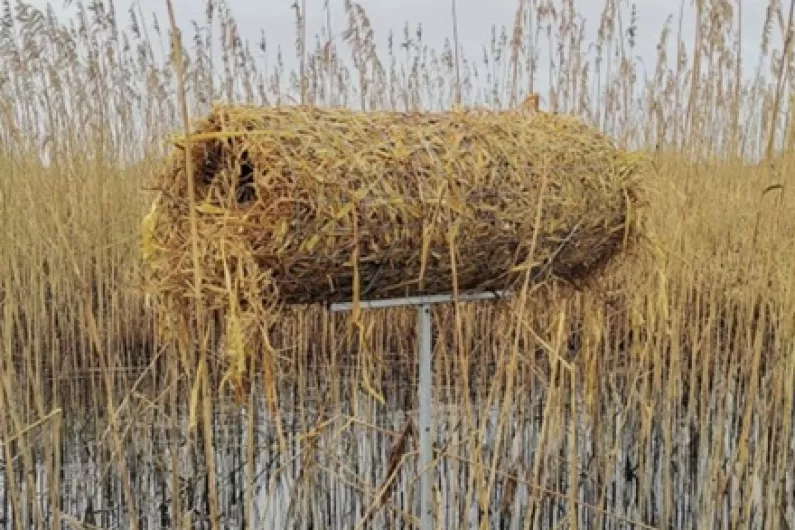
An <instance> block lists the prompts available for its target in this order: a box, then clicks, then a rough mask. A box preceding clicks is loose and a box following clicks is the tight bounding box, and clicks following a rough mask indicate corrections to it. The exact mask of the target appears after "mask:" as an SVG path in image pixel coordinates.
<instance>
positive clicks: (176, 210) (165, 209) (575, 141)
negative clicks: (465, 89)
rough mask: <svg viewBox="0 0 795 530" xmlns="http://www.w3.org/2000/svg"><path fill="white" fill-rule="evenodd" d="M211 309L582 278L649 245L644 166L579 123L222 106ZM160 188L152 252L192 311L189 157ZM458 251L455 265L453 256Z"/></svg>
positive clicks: (211, 218)
mask: <svg viewBox="0 0 795 530" xmlns="http://www.w3.org/2000/svg"><path fill="white" fill-rule="evenodd" d="M192 132H193V136H192V140H191V141H192V143H191V150H190V158H191V160H192V165H193V170H194V172H195V182H196V200H197V204H198V205H197V212H196V215H197V217H198V234H199V255H200V259H201V266H202V269H203V276H204V281H205V285H204V287H205V288H204V291H203V293H204V296H205V302H206V303H207V304H208V307H210V308H216V309H223V308H224V307H228V304H229V293H230V292H232V291H234V292H236V293H237V301H236V303H238V304H243V305H246V304H251V303H254V301H255V300H258V302H257V303H261V301H262V300H266V301H268V302H267V303H283V304H304V303H318V302H322V303H329V302H333V301H339V300H348V299H351V298H352V297H353V296H354V295H355V294H356V293H355V292H354V291H355V289H354V283H355V282H354V278H355V275H356V274H358V277H359V282H358V285H359V288H358V296H359V297H360V298H362V299H365V298H367V299H375V298H383V297H393V296H408V295H417V294H430V293H447V292H451V291H453V287H454V285H453V274H452V271H453V265H454V267H455V271H456V278H457V288H458V290H459V291H460V292H465V291H474V290H496V289H510V288H513V287H516V286H517V285H518V283H517V282H521V281H522V280H523V279H524V276H525V271H528V270H529V272H530V274H531V279H532V280H533V281H534V282H536V283H537V282H541V281H547V280H550V279H562V280H565V281H568V282H578V281H582V280H585V279H587V278H589V277H590V276H592V275H593V274H595V273H596V272H597V271H598V270H599V269H600V268H601V267H603V266H604V265H605V264H606V263H607V262H608V261H609V260H610V259H611V258H612V257H614V256H615V255H617V254H618V253H620V252H621V251H622V248H623V244H624V243H625V242H626V241H627V238H628V237H632V236H633V234H636V233H637V231H638V226H639V224H638V223H639V219H640V218H639V217H638V215H637V212H638V205H639V200H640V198H641V196H642V195H641V193H640V191H641V177H642V175H643V171H642V168H643V167H645V161H644V159H643V158H642V157H641V156H639V155H637V154H635V153H631V152H626V151H624V150H622V149H619V148H617V147H616V146H615V145H614V144H613V142H612V141H611V140H610V139H609V138H607V137H605V136H604V135H602V134H601V133H600V132H599V131H597V130H595V129H593V128H590V127H588V126H586V125H584V124H583V123H582V122H580V121H579V120H577V119H576V118H573V117H569V116H562V115H552V114H545V113H534V114H532V115H521V114H518V113H512V112H507V113H506V112H503V113H497V112H474V111H467V110H456V111H453V112H449V113H398V112H367V113H365V112H357V111H352V110H345V109H336V108H334V109H329V108H325V109H323V108H311V107H299V106H296V107H280V108H263V107H253V106H223V105H216V106H214V107H213V109H212V111H211V113H210V114H209V115H207V116H205V117H204V118H203V119H201V120H198V121H197V122H196V123H195V124H194V129H193V131H192ZM179 145H182V146H183V147H182V148H181V149H175V151H174V153H173V155H172V156H171V158H170V160H169V162H168V164H167V165H166V166H165V167H164V168H163V170H162V171H161V172H160V173H159V174H158V176H157V186H158V187H159V189H160V190H161V193H160V196H159V198H158V200H157V203H156V204H155V205H154V206H153V209H152V211H151V212H150V215H149V216H148V217H147V221H146V226H147V234H146V249H145V255H146V259H147V266H148V270H149V273H150V279H151V281H152V282H154V290H155V292H156V293H157V295H159V296H167V297H170V298H171V299H172V300H182V301H185V300H188V299H190V297H191V293H192V290H193V286H192V284H193V263H192V254H191V242H190V233H191V231H190V216H189V201H188V184H187V183H188V180H187V168H186V158H187V157H186V156H185V147H184V144H179ZM451 248H452V249H453V251H452V252H451Z"/></svg>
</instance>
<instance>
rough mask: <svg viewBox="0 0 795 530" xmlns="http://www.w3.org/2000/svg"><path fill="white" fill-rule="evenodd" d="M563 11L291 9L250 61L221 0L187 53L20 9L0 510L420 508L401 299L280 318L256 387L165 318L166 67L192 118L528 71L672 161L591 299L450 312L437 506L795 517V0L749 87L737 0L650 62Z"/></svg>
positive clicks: (529, 512) (3, 313) (304, 523)
mask: <svg viewBox="0 0 795 530" xmlns="http://www.w3.org/2000/svg"><path fill="white" fill-rule="evenodd" d="M561 5H562V6H563V8H562V9H557V8H555V9H553V7H556V6H557V4H556V5H555V6H553V5H552V4H547V3H546V2H543V1H539V2H521V3H520V4H519V5H518V9H517V17H516V24H515V27H512V28H506V29H505V31H504V32H500V29H499V28H495V31H494V39H493V40H492V41H487V42H486V43H485V44H486V46H485V53H486V57H485V60H484V61H478V60H476V59H473V58H470V57H465V56H463V55H462V54H459V53H458V50H459V47H458V45H457V42H456V41H455V40H454V41H453V42H451V44H450V47H449V48H443V49H440V50H432V49H429V48H428V47H427V46H426V44H425V43H424V42H423V38H424V37H423V34H422V31H421V28H407V30H406V31H405V33H403V34H402V35H394V36H393V37H394V38H393V41H392V44H393V47H391V48H388V49H385V50H376V49H375V48H374V44H373V41H372V38H371V37H370V32H369V30H370V29H372V27H371V25H370V23H369V20H368V18H367V14H366V12H365V11H364V10H363V9H362V8H360V7H359V6H357V5H356V4H352V3H351V4H347V5H346V15H347V24H346V27H345V28H333V27H329V25H328V24H326V26H325V27H324V28H323V32H322V33H321V34H320V35H319V36H318V43H319V44H318V45H317V47H315V48H312V47H310V45H309V42H311V40H310V39H309V38H308V37H306V36H305V32H304V31H303V28H304V26H303V24H304V20H305V17H304V15H305V13H303V10H302V8H301V6H299V9H298V10H297V14H298V15H299V16H298V18H297V21H296V29H297V35H298V36H299V38H298V39H297V41H298V43H299V44H300V45H299V46H298V49H297V54H296V57H297V60H298V64H299V66H298V67H297V69H296V70H297V71H296V72H292V73H291V72H289V71H285V69H284V65H283V61H282V60H281V58H280V56H278V54H276V52H273V49H272V46H271V43H264V44H265V46H263V48H264V49H265V50H267V51H268V54H264V52H263V54H259V52H257V51H255V50H254V49H253V48H248V47H246V46H245V43H244V42H243V41H242V40H238V39H235V38H233V36H234V35H236V34H239V33H238V30H237V26H236V25H235V22H234V18H233V17H232V11H231V10H230V9H229V7H228V6H227V5H226V4H224V3H222V2H210V3H208V6H209V7H212V9H208V10H207V17H208V18H207V20H204V21H201V22H199V23H197V26H196V27H195V32H194V34H191V35H185V36H184V37H183V38H184V40H183V41H182V42H183V46H182V52H183V53H182V54H172V53H170V48H169V43H167V42H165V31H160V32H159V31H158V29H157V28H160V29H162V28H163V27H165V26H164V25H161V23H160V21H158V22H156V23H151V22H149V24H148V25H146V24H144V21H145V20H146V21H149V20H151V19H150V18H149V17H148V16H147V14H146V13H142V12H141V11H139V10H138V8H135V9H133V10H131V11H130V12H128V13H127V14H126V22H122V20H123V18H124V16H123V14H121V13H117V12H116V11H114V10H113V9H112V7H111V5H110V4H107V3H103V2H99V1H98V2H94V3H93V4H92V6H91V9H89V8H88V6H84V5H82V4H80V3H75V4H74V10H75V11H74V12H75V18H73V19H72V20H70V21H64V20H62V19H59V18H58V17H57V16H56V15H55V10H49V11H48V10H44V11H37V10H36V9H35V8H33V7H30V6H26V5H25V4H21V3H20V4H19V6H5V9H4V10H3V21H4V23H3V24H2V25H0V55H2V61H3V64H5V65H7V66H8V67H7V74H6V75H7V77H6V78H5V79H6V80H5V81H3V82H2V83H0V94H2V98H0V137H2V142H0V146H1V147H0V167H1V168H2V170H3V174H4V176H5V177H6V178H4V179H2V180H0V220H2V223H3V224H2V226H3V228H4V229H3V230H2V231H0V442H2V443H0V521H2V525H0V526H5V527H8V528H13V529H14V530H17V529H20V530H21V529H24V528H64V529H66V528H96V527H99V528H135V529H148V528H212V529H220V528H244V527H245V528H304V529H308V528H312V527H315V528H317V527H321V526H322V527H324V528H357V527H358V528H365V527H372V528H410V527H411V526H412V522H413V517H414V514H415V513H416V510H415V507H416V504H417V502H418V501H417V496H416V491H417V489H418V488H417V485H418V481H417V476H418V472H419V470H418V469H417V444H416V437H415V433H414V429H415V426H416V420H415V411H416V408H417V403H416V397H415V396H416V385H415V380H416V377H415V372H416V357H415V354H414V351H415V348H416V337H415V336H414V333H415V331H414V315H413V314H412V312H410V311H407V310H401V309H394V310H387V311H374V312H370V311H368V312H362V314H361V315H358V316H356V317H354V316H353V315H346V314H330V313H328V312H326V311H324V310H323V308H321V307H307V308H294V309H293V310H290V311H287V312H285V314H284V315H283V316H282V318H280V319H279V320H278V321H277V322H275V323H274V325H273V326H272V327H271V329H270V331H269V338H270V339H271V348H269V349H262V350H256V351H253V352H252V355H251V356H250V357H249V359H250V360H249V362H248V363H247V364H246V366H245V367H244V368H245V370H246V371H247V373H248V380H249V381H250V384H249V385H248V386H247V387H246V388H245V389H244V390H245V391H244V392H243V393H242V394H240V395H237V396H235V395H234V394H233V393H232V391H231V390H230V389H229V388H227V387H225V386H222V384H221V383H222V380H223V377H224V368H225V367H226V364H227V359H228V352H227V351H225V349H224V348H225V346H224V345H223V344H222V343H217V342H216V341H213V340H201V341H198V342H201V343H203V345H200V347H199V348H196V347H195V343H194V341H196V340H197V337H196V336H192V337H191V336H186V337H184V338H183V340H182V341H181V342H180V344H178V345H177V346H173V345H168V344H163V343H161V342H160V341H159V340H158V338H157V337H158V334H157V331H158V325H159V324H158V320H157V318H158V311H156V310H155V309H156V308H155V306H153V305H152V304H151V301H150V300H148V299H147V296H146V294H145V292H144V291H143V289H142V281H143V275H142V272H143V271H142V268H141V263H142V261H141V258H142V256H141V247H140V226H141V220H142V219H143V218H144V217H145V215H146V213H147V211H148V210H149V207H150V205H151V203H152V201H153V199H154V197H155V194H154V193H153V190H150V189H147V188H146V186H147V184H146V183H148V182H152V181H153V180H154V178H155V176H156V174H155V172H156V171H157V168H158V167H160V166H159V165H160V164H161V163H162V160H163V159H164V157H165V156H167V154H168V153H167V151H166V150H165V147H164V146H163V145H161V144H160V143H159V142H160V139H162V138H164V137H166V136H167V135H169V134H172V133H174V132H175V131H179V130H180V129H181V128H182V127H183V126H184V123H183V120H182V118H183V116H182V115H181V111H180V107H179V104H178V100H179V98H178V97H175V95H178V94H179V93H180V91H179V90H178V86H177V85H178V79H179V76H177V75H175V74H174V72H183V74H184V75H183V76H182V79H184V81H185V88H186V89H187V90H186V94H187V98H186V100H185V101H186V107H187V109H188V110H189V115H191V116H202V115H206V114H207V113H208V112H210V110H211V102H212V101H214V100H219V99H222V100H225V101H226V102H228V103H230V104H252V105H258V106H268V105H275V104H279V103H282V104H283V103H285V102H289V101H291V99H295V100H298V101H299V102H301V103H303V104H305V105H312V106H317V107H340V106H344V107H350V108H355V109H357V110H368V111H375V110H385V111H386V110H388V111H391V112H392V111H398V110H400V111H403V112H414V111H419V110H434V111H440V110H448V109H449V108H450V107H452V106H453V105H456V104H465V105H466V106H478V105H485V106H489V107H493V108H498V109H510V108H513V107H515V106H516V103H517V102H518V101H520V100H521V99H522V97H523V91H524V90H525V89H526V88H527V89H529V90H528V91H529V92H539V93H540V94H541V95H542V107H545V109H544V110H547V111H549V112H557V113H560V114H574V115H577V116H578V117H580V118H581V119H582V120H583V121H584V122H585V123H587V124H590V125H592V126H594V127H596V128H598V129H599V130H601V131H602V132H604V133H605V134H607V135H610V136H613V137H615V138H618V141H619V145H620V146H621V147H623V148H627V149H629V148H632V149H642V150H643V151H645V152H646V153H647V154H648V155H649V156H650V157H652V158H653V159H654V163H655V165H656V167H657V174H658V176H657V177H656V178H655V180H654V183H653V184H654V185H653V189H651V190H650V197H649V201H648V202H649V207H648V218H647V221H646V226H647V227H648V231H649V234H650V237H651V239H652V240H654V241H655V245H654V246H652V247H651V252H650V253H646V254H644V255H640V256H637V258H636V259H635V260H633V261H632V262H631V263H627V264H626V265H625V266H616V267H615V269H612V270H611V271H610V274H608V275H605V276H604V277H600V278H599V279H598V280H597V281H595V282H594V285H593V286H592V288H591V289H588V290H584V291H582V292H577V291H576V290H574V289H569V288H567V287H565V286H562V285H547V286H545V287H543V288H539V289H538V290H536V291H534V292H533V296H531V297H518V298H515V299H510V300H502V301H499V302H497V303H485V304H461V305H460V306H455V305H453V306H451V307H440V308H437V309H435V310H434V314H433V318H434V320H435V322H434V329H435V330H437V331H438V333H437V336H436V337H435V339H434V379H435V387H434V388H435V393H436V397H437V399H438V406H437V407H436V409H435V414H436V416H437V421H436V423H435V452H434V454H435V455H436V456H437V457H438V459H437V460H436V462H435V467H434V473H436V478H437V480H436V488H435V490H434V491H435V499H436V501H435V502H436V504H435V509H436V513H437V516H438V521H439V522H440V524H441V526H442V527H443V528H462V527H463V528H510V529H512V530H513V529H521V528H559V527H562V526H565V527H571V528H590V527H604V528H628V527H634V528H644V527H650V528H671V527H673V528H713V527H714V528H765V529H768V528H770V529H787V528H792V527H793V526H795V503H794V502H793V499H795V475H793V471H792V469H793V457H795V433H793V423H794V422H795V407H793V398H794V397H795V396H793V391H792V381H793V380H795V349H794V348H793V344H795V341H793V338H795V336H794V335H795V333H793V326H794V325H795V293H794V292H793V286H795V271H794V270H793V268H792V266H791V264H792V263H793V261H795V238H794V237H793V234H795V226H793V225H794V224H795V215H793V214H795V200H793V196H792V193H791V190H790V189H789V188H788V185H787V181H786V176H787V175H789V174H792V172H793V164H792V160H793V158H792V156H791V152H790V149H791V145H792V139H793V138H795V135H793V134H792V130H793V123H795V122H793V121H792V120H789V119H788V118H787V112H789V108H790V107H789V105H790V101H788V98H787V97H786V95H787V94H788V93H789V91H790V90H791V86H792V85H791V82H792V75H793V72H792V71H791V70H790V67H789V64H790V62H791V61H790V60H789V59H791V55H792V51H791V44H790V40H789V39H787V38H786V35H787V31H788V28H790V26H791V23H790V22H789V21H790V19H791V17H789V13H790V12H791V11H787V9H789V6H782V5H780V4H779V3H771V6H770V9H769V10H768V16H767V19H766V22H765V24H766V30H765V32H764V42H761V43H759V44H760V57H759V64H758V68H757V69H756V70H755V72H756V77H751V78H747V77H745V76H744V72H746V71H748V69H747V68H744V67H743V65H742V64H741V60H740V58H741V57H745V56H747V54H746V53H745V52H746V51H747V50H746V49H745V47H747V42H746V41H744V40H743V38H741V36H742V35H743V34H744V33H743V31H742V30H743V28H744V26H743V24H745V25H747V19H745V18H743V16H744V15H743V10H746V9H749V8H748V7H747V4H745V3H742V2H737V3H736V4H735V3H727V2H718V1H716V2H700V3H696V5H695V6H694V7H693V8H692V9H693V11H692V12H687V11H684V12H683V13H684V14H683V15H682V16H692V17H693V20H695V21H696V24H695V26H696V27H697V28H698V30H697V33H696V34H694V35H687V34H682V33H677V32H676V27H677V24H678V22H679V21H677V20H676V19H672V20H670V21H668V22H666V23H664V24H663V26H662V27H661V28H660V29H661V33H660V43H661V46H660V48H659V56H658V58H657V64H656V65H654V66H653V67H650V69H649V71H648V72H645V71H644V70H643V69H642V68H641V66H640V65H639V63H638V62H637V61H636V60H635V59H634V53H635V51H636V49H635V43H634V37H633V35H635V34H636V30H637V28H636V27H635V22H634V21H635V17H636V16H637V15H638V14H637V13H634V12H633V11H632V9H630V8H628V7H627V6H626V5H625V4H623V3H616V2H610V3H606V4H605V9H604V13H603V17H602V19H601V20H600V21H599V31H598V35H597V38H596V41H595V42H594V43H589V42H585V41H584V40H583V37H582V35H583V33H582V29H583V28H582V24H583V23H584V22H582V21H581V20H580V19H579V18H578V17H577V10H576V8H575V6H574V3H573V2H568V1H567V2H563V3H562V4H561ZM557 7H559V6H557ZM785 7H786V8H787V9H785ZM328 9H332V8H331V7H329V8H328ZM674 15H675V16H676V14H674ZM641 16H642V12H641ZM452 24H454V20H453V21H451V25H452ZM155 26H157V27H155ZM633 28H634V30H633V31H630V30H631V29H633ZM340 29H344V30H345V34H344V36H345V39H344V40H343V41H341V42H340V41H339V40H336V39H332V38H331V35H336V34H337V33H338V30H340ZM547 29H549V32H547ZM221 35H223V36H225V37H224V38H221V39H219V37H220V36H221ZM188 36H190V37H194V36H195V37H196V38H195V39H189V38H188ZM161 38H162V39H163V42H162V44H163V47H162V48H161V42H160V39H161ZM545 39H550V43H549V45H547V44H544V40H545ZM327 44H328V45H327ZM591 44H594V46H591ZM219 45H220V46H221V47H222V48H223V50H224V51H225V53H223V54H218V55H216V54H215V53H214V48H215V47H216V46H219ZM346 47H347V48H350V50H351V51H352V52H353V53H352V54H350V56H348V54H347V53H346V51H345V50H346ZM161 49H162V50H166V51H165V52H164V53H161V52H160V50H161ZM260 50H262V48H260ZM544 50H551V52H546V51H544ZM271 52H273V55H271ZM548 53H551V55H544V54H548ZM177 57H182V58H183V59H184V62H181V64H183V65H184V70H183V69H181V68H180V67H179V64H178V63H180V61H179V60H178V59H177ZM263 64H265V65H266V66H265V67H263V66H262V65H263ZM647 67H649V65H647ZM218 71H220V73H221V74H220V80H219V78H218V77H217V76H216V77H214V76H211V75H210V72H218ZM542 79H545V80H546V79H548V80H549V81H548V86H544V83H546V82H547V81H542ZM618 265H621V264H618ZM352 329H355V331H356V332H355V333H352V332H351V330H352ZM273 366H277V367H278V369H277V370H275V371H272V372H269V371H268V370H267V369H266V368H267V367H273ZM267 387H272V388H274V389H275V392H276V393H275V396H268V395H267V394H266V392H265V388H267ZM235 397H237V400H235V399H234V398H235ZM269 397H271V398H276V399H270V400H269V399H268V398H269ZM273 403H278V404H279V406H278V407H274V406H273Z"/></svg>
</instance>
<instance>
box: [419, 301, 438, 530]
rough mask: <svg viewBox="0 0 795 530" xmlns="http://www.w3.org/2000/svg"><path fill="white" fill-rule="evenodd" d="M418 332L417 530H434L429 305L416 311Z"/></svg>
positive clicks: (423, 305) (431, 335)
mask: <svg viewBox="0 0 795 530" xmlns="http://www.w3.org/2000/svg"><path fill="white" fill-rule="evenodd" d="M417 331H418V335H419V355H418V358H419V388H418V397H419V402H420V403H419V406H420V419H419V431H420V432H419V437H420V469H421V471H422V475H421V476H420V528H421V530H433V528H434V524H433V505H432V504H431V492H432V485H433V475H434V474H433V473H432V470H431V462H432V461H433V451H432V448H433V445H432V444H433V438H432V433H431V408H432V406H433V395H432V392H431V388H432V386H433V376H432V371H431V365H432V362H431V360H432V348H431V339H432V337H433V333H432V332H431V304H429V303H425V304H422V305H420V306H419V310H418V311H417Z"/></svg>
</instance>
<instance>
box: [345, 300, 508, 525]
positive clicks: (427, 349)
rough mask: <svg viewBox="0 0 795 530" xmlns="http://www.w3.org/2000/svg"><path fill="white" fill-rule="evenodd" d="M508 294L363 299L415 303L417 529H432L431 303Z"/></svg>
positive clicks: (366, 303) (366, 305) (371, 304)
mask: <svg viewBox="0 0 795 530" xmlns="http://www.w3.org/2000/svg"><path fill="white" fill-rule="evenodd" d="M505 296H510V293H508V292H506V291H499V292H481V293H469V294H462V295H459V296H458V297H457V298H456V297H453V296H451V295H445V294H438V295H426V296H411V297H407V298H390V299H385V300H362V301H361V302H360V307H361V308H362V309H383V308H388V307H406V306H417V309H418V310H417V334H418V339H419V352H418V353H419V354H418V356H417V357H418V362H419V372H420V373H419V385H418V390H417V397H418V398H419V401H420V402H419V406H420V414H419V416H420V417H419V431H420V432H419V437H420V469H421V471H422V475H421V476H420V529H421V530H433V528H434V520H433V504H432V503H431V494H432V491H433V490H432V485H433V477H434V474H433V472H432V469H431V462H433V437H432V433H431V425H432V421H431V411H432V407H433V393H432V391H431V390H432V387H433V371H432V369H431V368H432V362H431V361H432V353H433V352H432V348H431V346H432V345H431V339H432V337H433V333H432V329H431V306H432V305H433V304H442V303H449V302H454V301H456V300H458V301H459V302H474V301H477V300H492V299H496V298H502V297H505ZM352 308H353V302H336V303H333V304H331V305H330V306H329V310H331V311H335V312H336V311H350V310H351V309H352Z"/></svg>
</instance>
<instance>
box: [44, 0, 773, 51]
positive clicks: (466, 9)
mask: <svg viewBox="0 0 795 530" xmlns="http://www.w3.org/2000/svg"><path fill="white" fill-rule="evenodd" d="M173 1H174V6H175V9H176V12H177V18H178V23H179V25H180V26H181V27H182V28H184V29H185V30H186V33H190V31H189V29H190V28H189V26H188V24H189V22H190V21H191V20H197V21H203V20H204V1H203V0H173ZM326 1H328V2H329V5H330V7H331V10H332V24H333V25H334V27H335V29H334V31H335V32H338V31H339V30H341V29H342V28H343V27H344V25H345V13H344V7H343V6H344V0H306V6H307V13H308V15H307V30H308V35H310V36H311V35H313V34H314V33H315V32H317V31H318V30H319V28H320V25H321V24H322V23H323V22H324V21H325V16H326V15H325V12H324V10H323V5H324V3H325V2H326ZM735 1H736V0H732V3H735ZM742 1H743V11H744V13H743V18H744V26H745V27H744V28H743V33H744V41H745V44H746V46H745V50H746V51H745V60H746V63H755V62H756V60H757V58H758V53H759V42H760V35H761V29H762V22H763V20H764V14H765V8H766V5H767V0H742ZM782 1H783V0H782ZM32 3H33V4H34V5H39V6H44V5H46V4H47V3H48V2H47V0H32ZM49 3H51V4H52V5H53V6H54V7H56V8H57V9H59V10H60V11H62V12H64V14H65V15H68V13H69V11H71V9H64V8H63V7H62V6H63V4H64V0H52V1H51V2H49ZM115 3H116V6H117V9H118V11H119V13H120V15H122V16H121V18H122V20H124V22H125V24H126V21H127V10H128V9H129V8H130V6H131V5H133V3H137V4H138V5H140V7H141V9H142V10H143V12H144V13H152V12H154V13H156V14H157V15H158V18H159V19H160V20H161V22H162V23H164V24H165V23H166V21H167V17H166V7H165V6H166V3H165V0H116V2H115ZM227 3H228V5H229V6H230V8H231V9H232V12H233V13H234V15H235V17H236V19H237V21H238V24H239V26H240V29H241V32H242V34H243V36H244V37H245V38H249V39H251V40H252V42H256V41H257V40H258V37H259V34H260V30H264V31H265V34H266V37H267V39H268V42H269V44H270V45H271V46H273V48H274V49H275V45H276V44H281V45H282V46H283V48H284V49H285V52H287V53H286V58H288V59H292V58H293V57H292V54H291V53H290V52H292V51H293V50H294V40H295V33H294V27H295V19H294V12H293V10H292V9H291V5H292V0H227ZM358 3H359V4H361V5H362V6H363V7H364V9H365V11H366V12H367V14H368V15H369V16H370V19H371V22H372V24H373V26H374V28H375V33H376V38H377V39H378V41H379V42H384V41H385V39H386V35H387V32H388V31H389V29H390V28H391V29H393V30H395V32H396V33H397V34H400V32H401V31H402V28H403V25H404V23H405V22H406V21H408V22H409V23H410V24H411V25H412V26H413V25H414V24H416V23H418V22H422V24H423V26H424V28H425V37H426V38H427V40H426V42H428V44H430V45H431V46H432V47H438V46H439V45H440V44H441V43H442V42H443V41H444V39H445V38H447V37H451V36H452V22H451V20H452V17H451V0H359V2H358ZM634 3H635V4H636V5H637V13H638V18H639V24H638V25H639V34H638V49H639V52H640V55H641V56H642V57H643V58H644V60H645V61H647V64H649V63H648V61H653V59H654V56H655V46H656V44H657V40H658V38H659V34H660V30H661V28H662V24H663V23H664V21H665V19H666V17H667V16H669V15H674V16H675V15H676V14H677V13H678V10H679V6H680V0H635V1H634ZM691 3H692V2H691V0H685V4H686V5H688V6H689V4H691ZM516 4H517V2H516V0H458V4H457V10H458V25H459V39H460V41H461V44H462V46H463V47H464V49H465V50H466V54H467V55H468V56H479V55H480V53H479V52H480V49H481V47H482V46H483V45H487V44H488V42H489V40H490V37H491V27H492V25H497V26H502V25H506V26H508V27H510V26H511V24H512V22H513V17H514V13H515V10H516ZM604 4H605V2H604V0H576V2H575V5H576V7H577V9H578V10H579V11H580V13H581V14H582V15H583V16H584V17H585V19H586V25H587V28H588V32H589V36H591V35H592V34H593V32H594V31H595V28H596V25H597V23H598V20H599V14H600V11H601V9H602V7H603V6H604ZM688 9H691V8H690V7H688ZM687 18H688V20H687V24H686V27H685V31H686V32H687V33H686V34H688V35H692V23H691V20H692V17H687ZM691 38H692V37H691Z"/></svg>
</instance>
